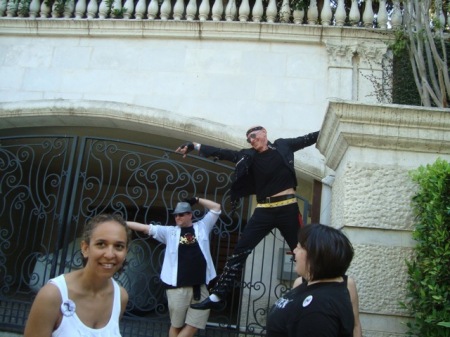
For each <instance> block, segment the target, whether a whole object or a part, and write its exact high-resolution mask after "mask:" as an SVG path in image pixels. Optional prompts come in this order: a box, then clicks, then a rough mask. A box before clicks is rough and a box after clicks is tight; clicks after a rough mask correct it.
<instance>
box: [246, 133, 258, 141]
mask: <svg viewBox="0 0 450 337" xmlns="http://www.w3.org/2000/svg"><path fill="white" fill-rule="evenodd" d="M258 132H259V131H256V132H253V133H251V134H249V135H248V137H247V143H251V142H252V139H255V138H256V134H257V133H258Z"/></svg>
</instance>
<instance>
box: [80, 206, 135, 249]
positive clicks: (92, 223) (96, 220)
mask: <svg viewBox="0 0 450 337" xmlns="http://www.w3.org/2000/svg"><path fill="white" fill-rule="evenodd" d="M108 221H115V222H117V223H118V224H120V225H122V227H124V229H125V232H126V233H127V242H126V245H127V247H128V245H129V244H130V242H131V235H132V234H131V229H130V228H128V227H127V223H126V221H125V220H124V219H123V218H122V216H121V215H120V214H117V213H115V214H109V213H104V214H98V215H96V216H94V217H93V218H91V219H90V220H89V221H87V222H86V224H85V225H84V230H83V235H82V240H84V241H85V242H86V243H87V244H89V243H90V242H91V237H92V232H93V231H94V229H96V228H97V227H98V225H100V224H102V223H104V222H108Z"/></svg>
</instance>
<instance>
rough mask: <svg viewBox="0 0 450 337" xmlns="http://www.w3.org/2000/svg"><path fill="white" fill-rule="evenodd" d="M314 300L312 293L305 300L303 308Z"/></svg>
mask: <svg viewBox="0 0 450 337" xmlns="http://www.w3.org/2000/svg"><path fill="white" fill-rule="evenodd" d="M312 300H313V297H312V295H309V296H307V297H306V298H305V299H304V300H303V308H304V307H307V306H308V305H309V304H310V303H311V302H312Z"/></svg>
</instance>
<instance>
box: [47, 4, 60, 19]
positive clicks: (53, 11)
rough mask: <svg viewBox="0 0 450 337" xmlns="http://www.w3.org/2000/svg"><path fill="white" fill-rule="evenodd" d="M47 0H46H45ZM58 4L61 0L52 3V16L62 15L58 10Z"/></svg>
mask: <svg viewBox="0 0 450 337" xmlns="http://www.w3.org/2000/svg"><path fill="white" fill-rule="evenodd" d="M44 1H45V0H44ZM58 4H59V1H55V2H54V3H53V5H52V13H51V14H52V18H59V17H60V13H59V12H58Z"/></svg>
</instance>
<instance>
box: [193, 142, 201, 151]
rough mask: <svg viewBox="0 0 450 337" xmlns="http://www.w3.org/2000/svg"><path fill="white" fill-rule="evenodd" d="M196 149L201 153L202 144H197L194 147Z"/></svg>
mask: <svg viewBox="0 0 450 337" xmlns="http://www.w3.org/2000/svg"><path fill="white" fill-rule="evenodd" d="M194 149H196V150H197V151H200V144H198V143H197V144H195V145H194Z"/></svg>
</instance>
